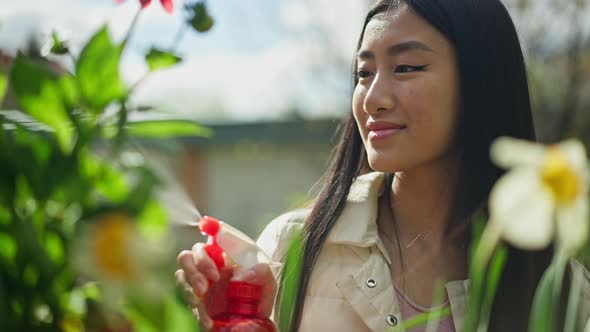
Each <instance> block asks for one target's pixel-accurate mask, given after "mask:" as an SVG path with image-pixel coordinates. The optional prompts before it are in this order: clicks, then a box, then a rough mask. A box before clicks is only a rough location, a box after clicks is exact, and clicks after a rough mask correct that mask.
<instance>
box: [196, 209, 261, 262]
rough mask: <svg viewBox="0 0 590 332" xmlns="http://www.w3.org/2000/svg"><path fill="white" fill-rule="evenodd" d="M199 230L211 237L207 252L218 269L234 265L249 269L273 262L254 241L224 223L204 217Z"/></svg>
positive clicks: (208, 241) (206, 247) (206, 248)
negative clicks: (259, 264)
mask: <svg viewBox="0 0 590 332" xmlns="http://www.w3.org/2000/svg"><path fill="white" fill-rule="evenodd" d="M199 230H200V231H201V233H203V235H207V236H209V239H208V240H207V244H206V245H205V251H206V252H207V254H209V257H211V259H212V260H213V262H215V265H217V268H218V269H221V268H223V267H224V266H226V265H231V264H233V263H235V264H237V265H238V266H240V267H241V268H246V269H247V268H250V267H252V266H254V265H255V264H257V263H270V262H271V260H270V259H269V258H268V257H267V256H266V255H265V254H264V252H262V250H260V248H259V247H258V246H257V245H256V242H254V240H252V239H251V238H250V237H248V236H247V235H246V234H244V233H242V232H240V231H239V230H237V229H235V228H233V227H231V226H230V225H228V224H226V223H224V222H222V221H219V220H217V219H215V218H213V217H209V216H204V217H203V218H202V219H201V221H200V222H199Z"/></svg>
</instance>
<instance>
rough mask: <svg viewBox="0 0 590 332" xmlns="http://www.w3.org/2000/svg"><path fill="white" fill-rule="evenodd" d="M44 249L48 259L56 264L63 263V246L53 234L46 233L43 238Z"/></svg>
mask: <svg viewBox="0 0 590 332" xmlns="http://www.w3.org/2000/svg"><path fill="white" fill-rule="evenodd" d="M45 249H46V251H47V255H48V256H49V258H50V259H51V260H52V261H53V262H55V263H56V264H62V263H63V262H64V246H63V243H62V241H61V239H60V238H59V236H57V235H56V234H54V233H48V234H47V235H46V236H45Z"/></svg>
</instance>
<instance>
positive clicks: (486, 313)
mask: <svg viewBox="0 0 590 332" xmlns="http://www.w3.org/2000/svg"><path fill="white" fill-rule="evenodd" d="M507 258H508V249H506V247H505V246H500V247H498V248H497V249H496V252H495V253H494V255H493V256H492V258H491V259H490V264H489V267H488V270H487V278H486V284H485V291H484V297H483V303H482V306H481V309H480V315H479V316H480V317H479V323H478V329H477V330H478V331H479V332H481V331H487V328H488V324H489V321H490V315H491V312H492V305H493V303H494V298H495V296H496V290H497V289H498V283H499V282H500V277H501V276H502V271H503V270H504V266H505V265H506V259H507Z"/></svg>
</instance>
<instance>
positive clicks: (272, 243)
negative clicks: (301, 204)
mask: <svg viewBox="0 0 590 332" xmlns="http://www.w3.org/2000/svg"><path fill="white" fill-rule="evenodd" d="M308 214H309V210H308V209H305V210H295V211H292V212H288V213H285V214H283V215H281V216H279V217H278V218H276V219H274V220H273V221H271V222H270V223H269V224H268V225H267V226H266V228H265V229H264V230H263V231H262V233H261V234H260V236H259V237H258V240H257V241H256V244H257V245H258V246H259V247H260V249H262V251H264V253H265V254H266V255H268V257H269V258H270V259H271V260H272V261H273V262H276V263H280V262H282V260H283V257H284V255H285V253H286V251H287V249H288V247H289V244H290V243H291V239H293V237H294V236H295V235H296V234H297V232H300V231H301V230H302V229H303V224H304V223H305V219H306V218H307V215H308Z"/></svg>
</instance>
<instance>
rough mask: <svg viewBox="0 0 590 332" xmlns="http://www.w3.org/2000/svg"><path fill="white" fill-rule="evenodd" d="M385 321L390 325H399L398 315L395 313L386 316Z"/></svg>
mask: <svg viewBox="0 0 590 332" xmlns="http://www.w3.org/2000/svg"><path fill="white" fill-rule="evenodd" d="M385 321H386V322H387V324H388V325H389V326H396V325H397V317H395V316H394V315H388V316H387V317H385Z"/></svg>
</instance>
